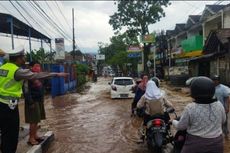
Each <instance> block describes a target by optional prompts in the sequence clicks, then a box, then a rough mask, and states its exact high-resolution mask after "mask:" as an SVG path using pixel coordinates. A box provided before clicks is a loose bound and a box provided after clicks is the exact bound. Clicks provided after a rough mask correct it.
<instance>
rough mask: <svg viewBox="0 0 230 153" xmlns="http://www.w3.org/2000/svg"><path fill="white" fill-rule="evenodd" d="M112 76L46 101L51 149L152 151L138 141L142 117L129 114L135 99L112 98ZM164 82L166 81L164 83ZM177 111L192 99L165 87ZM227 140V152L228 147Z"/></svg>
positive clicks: (65, 152)
mask: <svg viewBox="0 0 230 153" xmlns="http://www.w3.org/2000/svg"><path fill="white" fill-rule="evenodd" d="M109 81H110V79H109V78H106V79H105V78H99V80H98V82H97V83H91V84H90V85H89V87H88V89H87V90H85V91H84V92H82V93H81V94H79V93H74V94H67V95H64V96H59V97H56V98H55V99H53V100H52V101H49V102H48V103H46V113H47V119H46V120H45V122H43V125H42V126H46V127H47V128H48V129H49V130H52V131H53V132H54V134H55V140H54V142H52V144H51V146H50V148H49V150H48V151H47V152H48V153H149V151H148V149H147V146H146V144H137V143H136V141H137V140H138V137H139V136H138V128H139V127H140V125H141V119H140V118H137V117H130V105H131V102H132V99H116V100H112V99H110V92H109V90H110V86H109V85H108V82H109ZM163 86H164V85H163ZM164 89H165V90H166V92H167V95H168V98H169V100H170V101H171V102H172V103H173V104H174V106H175V108H176V111H177V112H178V114H180V112H181V111H182V110H183V107H184V106H185V105H186V104H187V103H188V102H189V101H190V100H191V99H190V97H189V96H186V95H185V94H182V93H179V92H174V91H172V90H170V88H168V87H167V88H166V87H164ZM229 146H230V145H229V141H227V142H225V153H228V152H230V151H229Z"/></svg>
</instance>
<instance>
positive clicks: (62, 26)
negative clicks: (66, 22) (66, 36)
mask: <svg viewBox="0 0 230 153" xmlns="http://www.w3.org/2000/svg"><path fill="white" fill-rule="evenodd" d="M45 2H46V5H47V6H48V8H49V9H50V11H51V13H52V14H53V16H54V17H55V18H56V19H57V21H58V22H59V23H60V25H61V26H62V28H63V29H64V30H66V29H65V27H64V26H63V24H62V22H60V20H59V18H57V16H56V15H55V13H54V12H53V10H52V8H51V7H50V5H49V3H48V2H47V1H45ZM65 33H68V32H67V31H66V32H65Z"/></svg>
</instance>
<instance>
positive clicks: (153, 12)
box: [109, 0, 170, 70]
mask: <svg viewBox="0 0 230 153" xmlns="http://www.w3.org/2000/svg"><path fill="white" fill-rule="evenodd" d="M117 3H118V12H116V13H114V14H113V15H112V16H110V20H109V24H110V25H112V26H113V30H116V31H115V33H118V32H119V31H121V30H122V27H126V28H127V30H126V31H127V33H128V34H129V35H133V36H135V35H146V34H149V29H148V26H149V25H150V24H153V23H156V22H157V21H159V20H160V18H162V17H164V16H165V13H164V10H163V8H162V6H165V7H167V6H168V5H169V4H170V3H169V0H140V1H125V0H118V1H117ZM149 50H150V45H147V44H144V69H145V70H147V67H146V63H147V60H148V59H147V56H148V54H149Z"/></svg>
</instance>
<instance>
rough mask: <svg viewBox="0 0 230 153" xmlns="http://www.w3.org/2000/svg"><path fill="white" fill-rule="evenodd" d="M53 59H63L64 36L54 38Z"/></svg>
mask: <svg viewBox="0 0 230 153" xmlns="http://www.w3.org/2000/svg"><path fill="white" fill-rule="evenodd" d="M55 50H56V55H55V60H57V59H65V45H64V38H55Z"/></svg>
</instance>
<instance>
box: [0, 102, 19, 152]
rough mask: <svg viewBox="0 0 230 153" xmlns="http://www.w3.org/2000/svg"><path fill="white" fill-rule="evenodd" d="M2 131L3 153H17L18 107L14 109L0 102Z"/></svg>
mask: <svg viewBox="0 0 230 153" xmlns="http://www.w3.org/2000/svg"><path fill="white" fill-rule="evenodd" d="M0 132H1V151H2V153H15V152H16V150H17V144H18V134H19V112H18V107H16V108H15V109H14V110H12V109H10V108H9V107H8V105H6V104H3V103H1V102H0Z"/></svg>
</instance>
